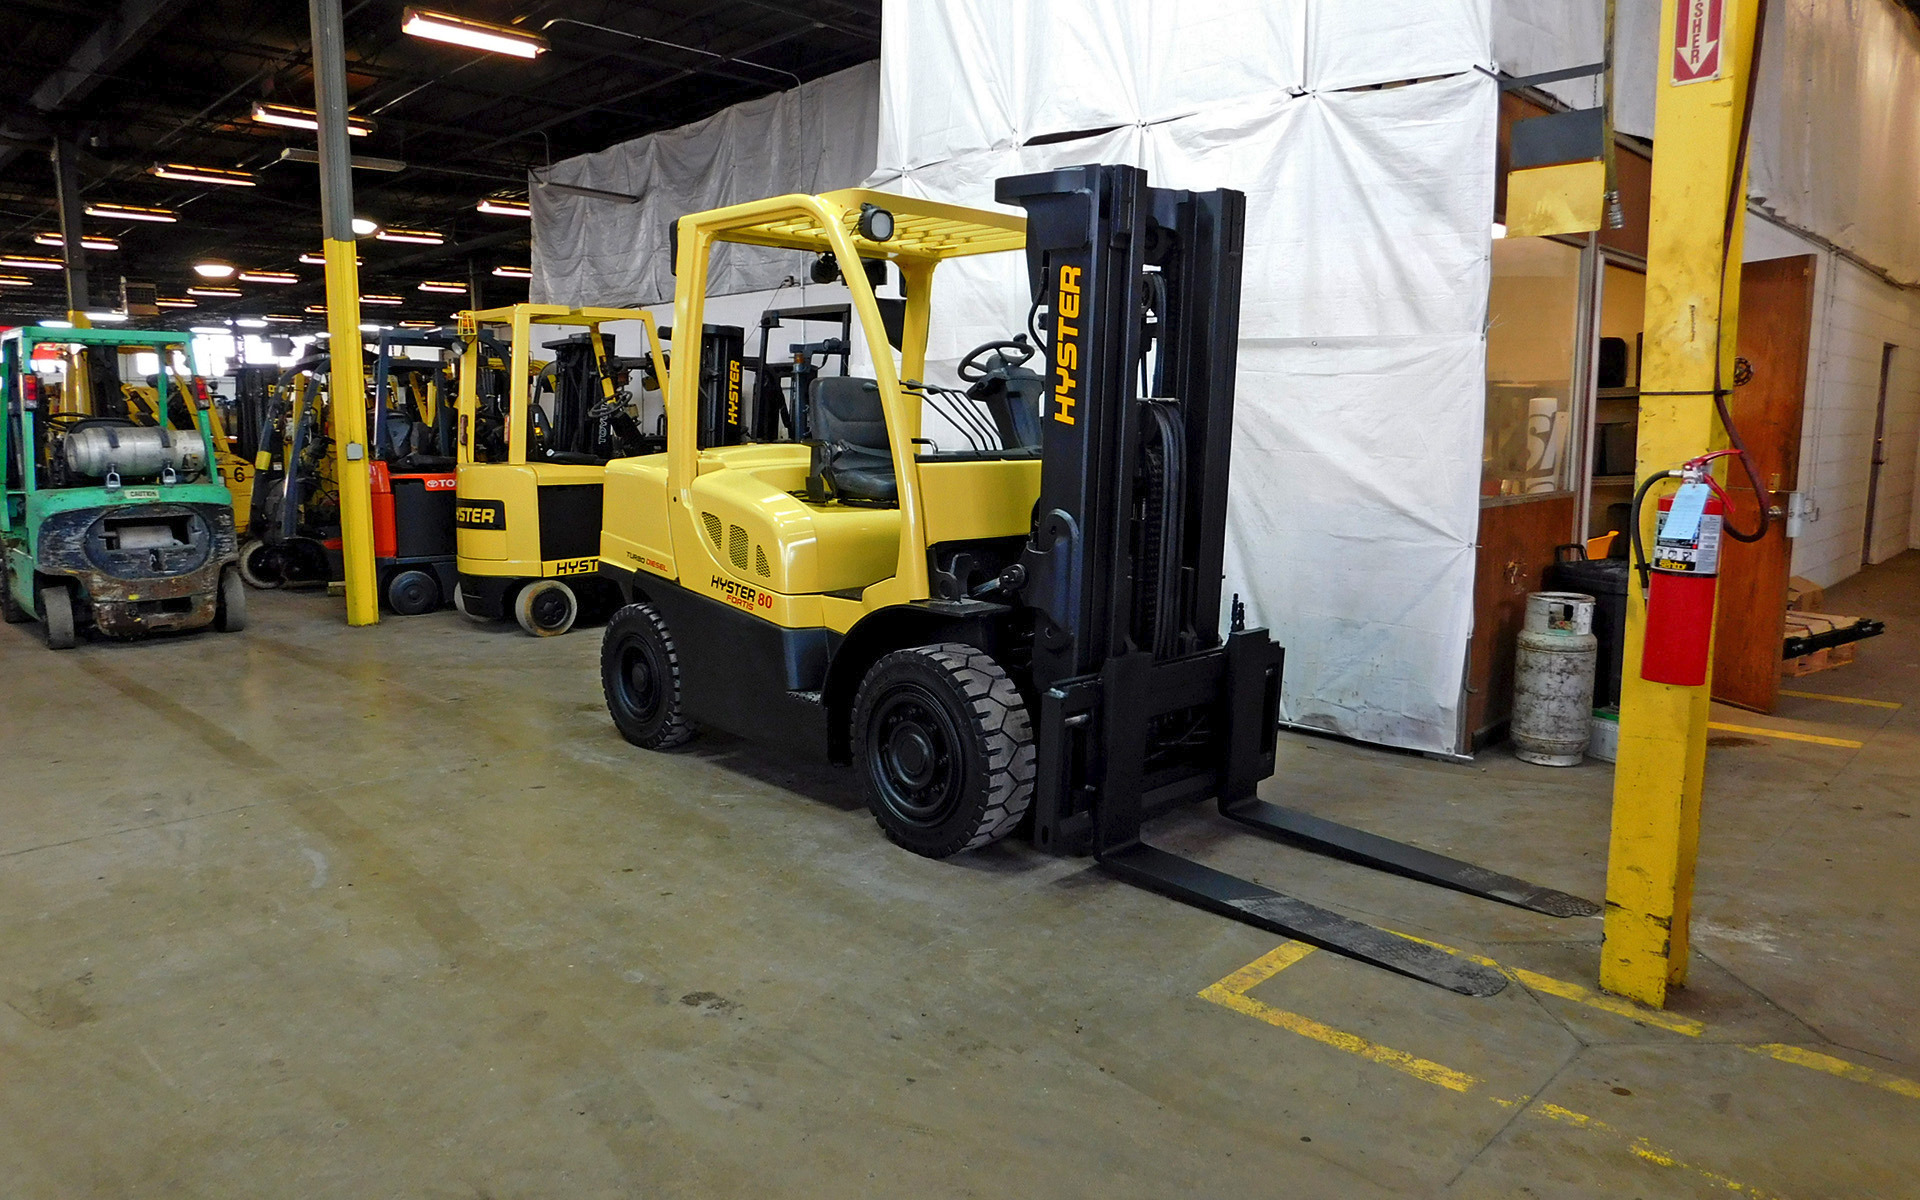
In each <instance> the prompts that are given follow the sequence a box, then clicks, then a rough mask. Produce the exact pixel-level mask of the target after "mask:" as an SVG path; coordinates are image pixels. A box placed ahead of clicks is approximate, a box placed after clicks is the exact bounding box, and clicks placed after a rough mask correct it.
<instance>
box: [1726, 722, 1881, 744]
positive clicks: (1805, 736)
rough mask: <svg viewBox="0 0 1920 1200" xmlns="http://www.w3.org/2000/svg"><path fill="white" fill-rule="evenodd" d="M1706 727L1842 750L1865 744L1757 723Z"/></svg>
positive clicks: (1849, 739) (1848, 739)
mask: <svg viewBox="0 0 1920 1200" xmlns="http://www.w3.org/2000/svg"><path fill="white" fill-rule="evenodd" d="M1707 728H1708V729H1718V730H1719V731H1720V732H1722V733H1751V734H1755V735H1757V736H1759V737H1770V738H1783V739H1785V740H1786V741H1789V742H1813V743H1814V744H1816V745H1820V746H1839V747H1840V748H1841V749H1843V750H1858V749H1859V748H1860V747H1862V746H1864V745H1866V743H1865V742H1856V741H1854V740H1853V739H1852V738H1837V737H1822V736H1821V735H1820V734H1817V733H1795V732H1793V731H1792V730H1790V729H1762V728H1760V727H1759V726H1758V725H1728V724H1726V723H1725V722H1723V721H1708V722H1707Z"/></svg>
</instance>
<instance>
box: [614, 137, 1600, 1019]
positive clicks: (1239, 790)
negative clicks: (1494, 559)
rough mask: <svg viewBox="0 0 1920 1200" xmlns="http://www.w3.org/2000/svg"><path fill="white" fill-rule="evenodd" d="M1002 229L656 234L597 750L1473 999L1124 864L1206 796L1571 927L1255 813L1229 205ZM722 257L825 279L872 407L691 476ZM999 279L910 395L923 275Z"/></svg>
mask: <svg viewBox="0 0 1920 1200" xmlns="http://www.w3.org/2000/svg"><path fill="white" fill-rule="evenodd" d="M997 198H998V200H999V201H1000V202H1001V203H1002V204H1004V205H1008V206H1015V207H1018V208H1021V209H1024V210H1025V212H1026V217H1025V219H1024V220H1022V219H1021V218H1020V217H1018V216H1014V215H1011V214H1009V213H1007V212H1005V211H984V210H974V209H966V208H959V207H956V206H952V205H945V204H936V203H932V202H929V201H924V200H916V199H910V198H908V197H904V196H895V195H889V194H885V193H880V192H871V191H860V190H850V191H844V192H833V193H828V194H825V195H820V196H800V195H795V196H782V197H775V198H773V199H769V200H763V201H757V202H753V203H749V204H740V205H735V206H732V207H729V208H724V209H719V210H715V211H712V212H706V213H699V214H695V215H693V216H689V217H685V218H682V219H681V221H680V222H679V228H678V262H677V270H676V275H677V279H678V285H677V295H676V299H675V321H674V324H675V328H676V330H677V331H680V333H681V336H679V337H677V338H676V339H675V343H674V347H673V349H674V355H675V358H674V364H675V368H676V369H675V371H674V374H673V377H672V379H671V381H670V385H669V388H668V399H667V430H668V448H667V452H666V453H665V454H657V455H650V456H646V457H640V458H630V459H623V460H619V461H616V462H614V463H612V464H610V465H609V466H608V468H607V480H606V506H605V514H606V515H605V526H604V529H603V533H602V539H601V569H602V571H604V572H605V573H606V574H607V575H608V576H610V577H611V578H613V579H614V580H615V581H616V582H617V583H618V584H619V586H620V588H621V590H622V592H623V594H624V596H625V598H626V600H627V601H628V603H627V606H626V607H625V608H622V609H621V610H620V611H619V612H618V613H617V614H616V615H615V616H614V618H613V620H612V621H611V622H609V624H608V626H607V631H606V635H605V639H604V641H603V643H602V648H601V680H602V686H603V689H604V692H605V695H606V700H607V706H608V710H609V713H610V715H611V716H612V718H613V722H614V724H615V726H616V727H617V728H618V729H619V731H620V732H621V733H622V734H623V735H624V736H625V737H626V738H627V739H628V740H629V741H631V742H633V743H635V744H637V745H640V746H642V747H646V748H649V749H669V748H672V747H674V746H677V745H680V744H682V743H684V742H685V741H687V740H688V739H689V738H690V737H691V736H693V733H694V731H695V728H696V727H697V725H699V724H711V725H714V726H717V727H719V728H722V729H726V730H728V731H729V732H733V733H736V734H739V735H741V736H745V737H750V738H758V739H777V740H780V741H783V742H785V743H786V744H788V745H792V746H796V747H799V748H801V749H806V750H812V751H813V752H815V753H819V752H821V751H825V753H826V754H827V756H828V757H830V758H832V759H834V760H836V761H840V762H851V763H852V764H854V765H855V767H856V768H857V769H858V770H859V772H860V774H861V776H862V779H863V783H864V785H865V791H866V796H867V802H868V806H869V808H870V809H871V810H872V812H873V814H874V817H875V818H876V820H877V821H878V823H879V824H880V826H881V827H882V828H883V829H884V830H885V831H886V833H887V834H888V835H889V836H890V837H891V838H892V839H893V840H894V841H895V842H897V843H898V844H900V845H901V846H903V847H905V848H906V849H909V850H912V851H914V852H916V853H919V854H923V855H927V856H930V857H936V858H939V857H946V856H948V855H951V854H955V853H958V852H961V851H965V850H971V849H975V848H978V847H981V846H984V845H986V844H988V843H990V842H993V841H995V840H998V839H999V838H1002V837H1004V836H1006V835H1008V834H1010V833H1013V832H1014V831H1016V830H1024V831H1026V832H1027V834H1028V836H1030V838H1031V840H1032V842H1033V843H1034V845H1035V846H1037V847H1038V848H1039V849H1041V850H1042V851H1045V852H1048V853H1054V854H1072V855H1092V856H1093V857H1094V859H1095V860H1096V861H1097V862H1098V863H1099V864H1100V866H1101V867H1102V868H1104V869H1105V870H1106V871H1108V872H1110V873H1111V874H1113V875H1114V876H1117V877H1118V878H1120V879H1122V880H1125V881H1127V882H1129V883H1133V884H1136V885H1139V886H1141V887H1145V888H1149V889H1152V890H1154V891H1157V892H1160V893H1163V894H1165V895H1168V896H1171V897H1173V898H1175V899H1178V900H1181V901H1183V902H1185V903H1188V904H1192V905H1195V906H1197V907H1200V908H1203V909H1206V910H1209V911H1211V912H1215V913H1218V914H1221V915H1224V916H1227V917H1231V918H1234V919H1236V920H1239V921H1243V922H1246V923H1247V924H1250V925H1254V926H1257V927H1259V928H1261V929H1264V930H1267V931H1269V932H1271V933H1274V934H1277V935H1280V936H1283V937H1289V938H1297V939H1300V940H1302V941H1306V942H1310V943H1312V944H1314V945H1317V946H1321V947H1324V948H1327V949H1329V950H1333V951H1335V952H1337V953H1340V954H1344V955H1348V956H1351V957H1354V958H1357V959H1361V960H1364V961H1366V962H1369V963H1372V964H1375V965H1377V966H1380V967H1384V968H1386V969H1388V970H1391V971H1395V972H1399V973H1401V974H1403V975H1407V976H1411V977H1414V978H1417V979H1421V980H1425V981H1427V982H1431V983H1434V984H1437V985H1440V986H1442V987H1445V988H1448V989H1451V990H1453V991H1456V992H1460V993H1463V994H1467V995H1482V996H1484V995H1491V994H1493V993H1495V992H1497V991H1499V990H1500V989H1501V988H1503V987H1504V986H1505V984H1506V979H1505V977H1504V976H1502V975H1501V974H1500V973H1499V972H1498V971H1495V970H1493V969H1491V968H1489V967H1486V966H1482V965H1480V964H1478V963H1475V962H1473V961H1471V960H1468V959H1466V958H1462V957H1458V956H1455V955H1451V954H1448V953H1445V952H1443V951H1441V950H1439V949H1437V948H1435V947H1433V946H1431V945H1428V944H1426V943H1423V942H1417V941H1414V940H1412V939H1409V938H1406V937H1402V936H1399V935H1397V934H1394V933H1390V932H1388V931H1386V930H1383V929H1379V928H1376V927H1374V926H1371V925H1367V924H1364V923H1362V922H1359V921H1355V920H1352V919H1350V918H1348V917H1345V916H1342V915H1340V914H1338V913H1335V912H1332V911H1329V910H1327V909H1325V908H1321V907H1319V906H1317V905H1314V904H1310V903H1307V902H1305V901H1303V900H1300V899H1297V898H1295V897H1292V896H1288V895H1285V894H1283V893H1281V892H1278V891H1275V890H1273V889H1270V888H1267V887H1263V886H1261V885H1258V884H1255V883H1252V882H1250V881H1247V880H1244V879H1239V878H1236V877H1234V876H1232V875H1229V874H1226V873H1224V872H1222V871H1220V870H1217V869H1215V868H1212V867H1209V866H1206V865H1204V864H1202V863H1199V862H1195V861H1192V860H1190V859H1187V858H1183V857H1181V856H1179V855H1176V854H1173V853H1171V852H1169V851H1167V850H1165V849H1162V848H1160V847H1157V846H1155V845H1153V844H1152V843H1151V842H1150V841H1149V840H1148V839H1147V830H1148V823H1149V822H1150V821H1151V820H1153V819H1154V818H1155V817H1158V816H1160V815H1162V814H1165V813H1168V812H1170V811H1171V810H1173V809H1176V808H1181V807H1184V806H1188V805H1191V804H1193V803H1195V802H1197V801H1201V800H1206V799H1213V800H1215V801H1216V802H1217V804H1218V809H1219V813H1220V815H1221V817H1223V818H1225V819H1226V820H1228V821H1231V822H1234V823H1236V824H1238V825H1239V826H1241V827H1245V828H1248V829H1252V830H1255V831H1257V832H1259V833H1261V834H1264V835H1267V836H1270V837H1274V838H1277V839H1280V840H1283V841H1287V842H1290V843H1293V844H1295V845H1301V846H1305V847H1307V848H1310V849H1313V850H1317V851H1320V852H1324V853H1329V854H1333V855H1336V856H1339V857H1342V858H1345V859H1349V860H1352V861H1355V862H1359V863H1361V864H1364V865H1367V866H1371V867H1375V868H1379V869H1383V870H1387V871H1391V872H1395V873H1398V874H1401V875H1406V876H1411V877H1413V878H1416V879H1420V880H1424V881H1426V882H1429V883H1433V884H1437V885H1440V886H1443V887H1448V888H1454V889H1457V890H1460V891H1463V892H1468V893H1472V894H1474V895H1477V896H1481V897H1485V898H1488V899H1492V900H1497V901H1502V902H1505V903H1509V904H1514V905H1518V906H1521V907H1524V908H1528V909H1531V910H1533V911H1535V912H1538V913H1543V914H1546V915H1549V916H1556V917H1569V916H1581V915H1592V914H1594V913H1597V912H1598V909H1597V907H1596V906H1594V905H1593V904H1591V903H1590V902H1588V901H1585V900H1581V899H1579V898H1578V897H1575V896H1571V895H1568V894H1566V893H1563V892H1558V891H1554V890H1552V889H1550V888H1544V887H1539V886H1536V885H1534V884H1530V883H1527V882H1525V881H1522V880H1519V879H1515V878H1512V877H1510V876H1506V875H1501V874H1498V873H1496V872H1493V871H1489V870H1486V869H1484V868H1481V867H1477V866H1474V865H1472V864H1469V863H1464V862H1460V861H1457V860H1455V859H1450V858H1446V857H1444V856H1441V855H1438V854H1434V853H1431V852H1428V851H1425V850H1421V849H1418V848H1416V847H1413V846H1409V845H1405V844H1403V843H1400V842H1395V841H1390V840H1388V839H1386V838H1383V837H1378V836H1376V835H1373V834H1370V833H1366V832H1363V831H1361V830H1357V829H1352V828H1348V827H1346V826H1343V825H1338V824H1334V823H1333V822H1330V821H1325V820H1322V819H1319V818H1317V817H1314V816H1311V815H1309V814H1307V813H1304V812H1299V811H1296V810H1293V809H1289V808H1283V807H1281V806H1279V805H1275V804H1272V803H1268V802H1266V801H1263V800H1261V799H1259V798H1258V796H1257V794H1256V793H1257V790H1258V787H1259V785H1260V784H1261V782H1262V781H1263V780H1265V779H1267V778H1268V777H1269V776H1271V775H1272V774H1273V772H1274V764H1275V749H1276V738H1277V727H1278V722H1279V702H1280V680H1281V670H1282V665H1283V661H1284V656H1283V653H1282V651H1281V648H1280V647H1279V646H1278V645H1277V644H1275V642H1274V641H1273V639H1272V638H1271V637H1269V636H1268V634H1267V632H1266V631H1265V630H1264V629H1249V628H1247V627H1246V624H1245V619H1244V608H1243V606H1242V604H1241V602H1240V600H1239V598H1238V597H1237V596H1235V597H1223V596H1222V594H1221V593H1222V590H1223V583H1222V570H1221V565H1222V555H1223V548H1224V537H1225V526H1226V514H1227V467H1228V460H1229V454H1230V449H1231V440H1232V424H1233V420H1232V418H1233V403H1234V378H1235V357H1236V352H1237V347H1238V342H1239V304H1240V269H1241V248H1242V238H1243V229H1244V211H1245V199H1244V197H1243V196H1242V195H1241V194H1240V193H1238V192H1234V191H1226V190H1220V191H1208V192H1196V191H1182V190H1175V189H1168V188H1156V187H1150V186H1149V185H1148V182H1147V175H1146V172H1144V171H1142V170H1140V169H1138V168H1135V167H1130V166H1111V165H1107V166H1085V167H1074V168H1069V169H1064V170H1056V171H1051V172H1047V173H1044V174H1038V175H1027V176H1021V177H1016V178H1006V179H1001V180H999V181H998V184H997ZM719 241H733V242H743V243H748V244H753V245H760V246H772V247H781V248H787V249H791V250H796V251H800V252H803V253H807V254H812V255H831V256H833V257H834V258H835V259H837V260H838V264H839V267H840V273H841V275H842V276H843V277H844V278H845V279H846V281H847V285H848V288H849V291H850V292H851V302H852V305H853V308H854V312H855V315H856V318H857V321H858V323H859V325H860V327H861V330H862V332H863V335H864V337H865V339H866V342H867V345H868V346H869V347H870V348H872V349H873V351H874V354H873V359H874V377H873V378H871V379H860V378H856V377H851V376H848V377H822V378H818V379H816V380H814V381H813V382H812V383H811V395H810V397H809V406H808V407H809V422H808V424H809V426H810V428H809V436H807V437H806V438H805V439H804V440H802V441H797V442H796V441H790V442H784V443H782V442H747V443H743V444H729V445H712V446H705V445H700V444H698V443H697V440H696V430H697V423H696V422H695V421H694V420H692V417H693V414H694V412H695V405H696V402H697V396H696V394H695V385H696V381H697V379H698V377H699V373H698V371H695V370H692V369H688V368H689V367H691V366H692V365H694V364H695V362H696V361H697V356H698V355H699V354H700V352H701V351H700V346H699V344H698V341H697V339H696V338H693V337H689V336H687V334H688V333H690V332H692V331H697V330H699V329H700V328H701V320H702V313H703V307H704V300H705V296H704V291H705V286H706V280H707V277H708V266H709V258H710V254H711V250H712V247H713V245H714V244H715V243H716V242H719ZM1022 250H1023V251H1024V253H1025V262H1026V267H1027V275H1028V278H1029V281H1030V285H1031V297H1030V299H1031V308H1030V310H1029V319H1028V322H1027V324H1028V326H1029V329H1030V330H1031V336H1029V335H1027V334H1021V335H1019V336H1015V337H1011V338H1008V339H1006V340H1003V341H994V342H988V343H986V344H985V345H982V346H980V347H977V348H976V349H975V350H973V351H972V352H971V353H969V354H968V355H967V356H966V357H965V359H964V360H962V361H961V363H960V364H959V367H958V369H957V372H956V373H957V375H958V377H959V379H960V381H961V382H962V383H963V384H965V385H966V386H965V387H964V389H962V388H954V387H945V386H940V385H936V384H932V383H929V382H926V381H925V379H924V376H925V374H926V370H925V356H926V342H927V330H928V321H929V316H930V314H929V293H930V292H931V287H930V284H931V281H932V276H933V273H934V270H935V268H937V267H938V266H939V264H940V263H941V262H942V261H943V260H945V259H949V258H954V257H958V256H962V255H971V254H984V253H994V252H1006V251H1022ZM877 259H889V260H891V261H893V262H894V263H895V264H896V266H897V267H898V268H899V270H900V272H901V274H902V277H903V279H904V281H905V284H906V296H907V309H906V312H905V314H904V321H903V322H902V325H901V328H902V330H903V332H904V338H903V339H902V342H901V345H900V349H899V354H898V356H897V357H896V356H895V355H894V354H892V353H889V352H888V350H887V346H888V343H889V341H890V340H891V339H890V338H889V337H888V336H887V334H888V331H887V329H886V323H885V322H884V321H883V319H882V315H881V313H880V310H879V309H878V307H877V306H876V304H875V298H874V296H873V293H872V288H871V287H870V286H869V284H868V273H867V271H866V269H865V268H864V265H863V260H877ZM1030 361H1031V362H1033V363H1034V364H1035V366H1036V367H1038V369H1037V370H1036V369H1033V368H1030V367H1029V366H1027V365H1026V364H1027V363H1028V362H1030ZM929 412H939V413H941V414H942V415H944V416H945V418H946V420H945V421H944V422H943V423H942V426H943V427H942V428H940V429H937V430H936V429H935V428H934V426H933V425H932V424H931V423H929V424H927V425H925V426H923V418H924V417H925V416H926V415H927V414H928V413H929ZM954 431H958V433H956V432H954ZM929 435H931V436H929ZM1223 610H1224V611H1225V612H1226V613H1227V614H1229V615H1228V617H1227V620H1226V621H1225V625H1226V628H1225V630H1224V633H1223V631H1222V624H1223V621H1222V613H1223Z"/></svg>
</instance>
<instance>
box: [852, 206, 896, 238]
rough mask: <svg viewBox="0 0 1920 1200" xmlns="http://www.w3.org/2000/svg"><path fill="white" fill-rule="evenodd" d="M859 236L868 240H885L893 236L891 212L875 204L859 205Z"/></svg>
mask: <svg viewBox="0 0 1920 1200" xmlns="http://www.w3.org/2000/svg"><path fill="white" fill-rule="evenodd" d="M860 236H861V237H863V238H865V239H867V240H868V241H870V242H885V241H890V240H892V238H893V214H892V213H890V212H888V211H887V210H886V209H884V208H881V207H880V206H879V205H877V204H862V205H861V206H860Z"/></svg>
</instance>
